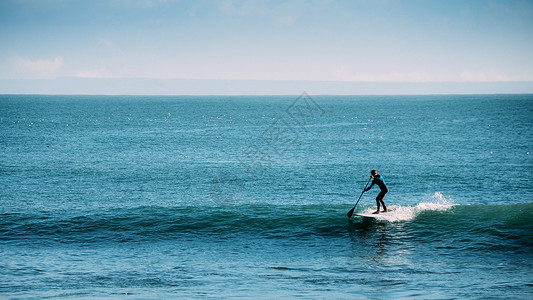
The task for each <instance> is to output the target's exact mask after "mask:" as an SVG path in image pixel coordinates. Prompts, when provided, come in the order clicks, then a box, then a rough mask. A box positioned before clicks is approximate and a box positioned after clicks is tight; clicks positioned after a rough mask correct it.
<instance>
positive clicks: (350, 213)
mask: <svg viewBox="0 0 533 300" xmlns="http://www.w3.org/2000/svg"><path fill="white" fill-rule="evenodd" d="M354 210H355V206H354V207H353V208H352V209H350V211H349V212H348V213H347V214H346V215H347V216H348V218H351V217H352V215H353V211H354Z"/></svg>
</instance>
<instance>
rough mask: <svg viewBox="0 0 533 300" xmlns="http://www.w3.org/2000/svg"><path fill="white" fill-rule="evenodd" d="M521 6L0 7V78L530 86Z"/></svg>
mask: <svg viewBox="0 0 533 300" xmlns="http://www.w3.org/2000/svg"><path fill="white" fill-rule="evenodd" d="M532 30H533V1H524V0H522V1H512V0H504V1H497V0H491V1H450V0H446V1H444V0H443V1H429V0H420V1H408V0H404V1H386V0H381V1H379V0H378V1H371V0H366V1H365V0H360V1H357V0H354V1H319V0H315V1H304V0H293V1H260V0H258V1H246V0H245V1H238V0H235V1H229V0H220V1H215V0H211V1H207V0H205V1H202V0H200V1H192V0H191V1H165V0H144V1H143V0H138V1H136V0H129V1H128V0H116V1H67V0H41V1H34V0H2V1H0V38H1V42H0V78H2V79H9V78H13V79H30V78H31V79H47V78H58V77H91V78H94V77H96V78H156V79H160V78H187V79H256V80H323V81H338V80H339V81H407V82H426V81H459V82H470V81H533V54H532V53H533V34H532V33H531V32H532Z"/></svg>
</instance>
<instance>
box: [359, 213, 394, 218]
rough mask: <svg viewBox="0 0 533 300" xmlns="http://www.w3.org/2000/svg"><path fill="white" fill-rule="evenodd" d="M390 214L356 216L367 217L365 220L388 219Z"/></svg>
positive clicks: (361, 214)
mask: <svg viewBox="0 0 533 300" xmlns="http://www.w3.org/2000/svg"><path fill="white" fill-rule="evenodd" d="M387 214H388V213H379V214H372V213H360V214H355V215H356V216H360V217H365V218H372V219H385V218H387Z"/></svg>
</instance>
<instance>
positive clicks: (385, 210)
mask: <svg viewBox="0 0 533 300" xmlns="http://www.w3.org/2000/svg"><path fill="white" fill-rule="evenodd" d="M381 212H389V210H388V209H384V210H382V211H381Z"/></svg>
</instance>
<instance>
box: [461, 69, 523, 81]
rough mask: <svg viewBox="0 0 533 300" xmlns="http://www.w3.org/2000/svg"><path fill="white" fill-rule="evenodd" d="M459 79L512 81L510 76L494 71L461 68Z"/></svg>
mask: <svg viewBox="0 0 533 300" xmlns="http://www.w3.org/2000/svg"><path fill="white" fill-rule="evenodd" d="M460 78H461V81H470V82H476V81H512V80H513V79H512V78H509V77H508V76H505V75H503V74H501V73H498V72H496V71H493V70H491V71H472V70H463V71H462V72H461V75H460Z"/></svg>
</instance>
